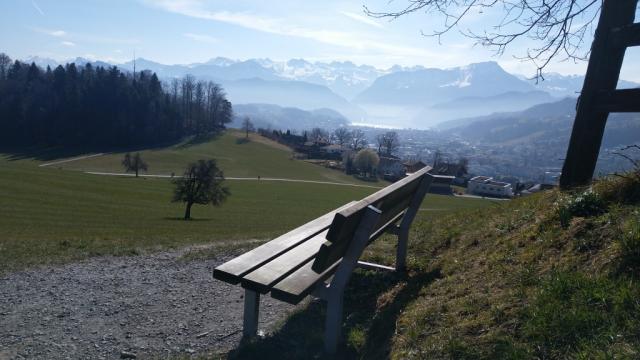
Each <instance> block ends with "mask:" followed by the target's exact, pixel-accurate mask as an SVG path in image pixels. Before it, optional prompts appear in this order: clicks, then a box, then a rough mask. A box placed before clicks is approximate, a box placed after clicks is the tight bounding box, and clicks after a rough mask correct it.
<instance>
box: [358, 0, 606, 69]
mask: <svg viewBox="0 0 640 360" xmlns="http://www.w3.org/2000/svg"><path fill="white" fill-rule="evenodd" d="M402 3H403V5H402V6H401V7H400V8H399V9H398V10H396V11H375V10H370V9H369V8H367V7H366V6H365V8H364V11H365V13H366V14H367V15H369V16H372V17H375V18H389V19H396V18H399V17H401V16H404V15H407V14H410V13H414V12H423V13H426V14H427V15H429V16H433V17H435V18H436V21H438V22H440V23H441V26H440V27H438V28H436V29H433V30H430V31H428V32H425V31H422V34H423V35H425V36H435V37H437V38H438V40H440V38H441V36H443V35H445V34H446V33H449V32H451V31H457V32H459V33H461V34H463V35H464V36H467V37H469V38H471V39H473V40H475V41H476V43H477V44H480V45H483V46H488V47H490V48H493V49H494V50H495V51H496V53H497V54H499V55H500V54H503V53H504V52H505V50H506V49H507V47H508V46H509V45H511V44H512V43H514V41H516V40H517V39H519V38H527V39H529V40H530V41H533V42H534V45H533V46H532V47H530V48H529V49H527V52H526V54H524V55H521V56H519V58H520V59H523V60H529V61H532V62H533V63H534V64H535V66H536V68H537V73H536V76H537V77H538V76H542V70H543V69H544V68H545V67H546V66H547V65H548V64H549V62H550V61H551V59H553V58H554V57H557V56H558V57H560V58H561V60H574V61H575V60H585V59H587V58H588V56H589V52H590V49H589V46H586V47H585V46H584V45H585V43H584V40H585V38H589V36H587V35H591V34H592V33H593V32H594V30H595V23H594V22H595V20H596V19H597V18H598V14H599V13H600V8H601V6H602V0H404V1H402ZM497 13H499V14H497ZM496 15H500V16H497V17H496ZM477 16H483V17H487V18H490V19H494V18H495V19H498V20H497V21H494V25H493V26H492V27H491V28H490V30H487V29H481V30H479V31H476V30H473V29H471V28H467V27H465V26H464V24H465V20H468V18H470V17H474V18H477ZM586 45H589V44H586Z"/></svg>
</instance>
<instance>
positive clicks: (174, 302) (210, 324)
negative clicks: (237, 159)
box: [0, 250, 292, 359]
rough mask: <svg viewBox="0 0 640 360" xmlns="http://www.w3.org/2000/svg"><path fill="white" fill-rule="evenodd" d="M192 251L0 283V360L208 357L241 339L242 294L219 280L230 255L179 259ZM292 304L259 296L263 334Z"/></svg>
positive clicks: (100, 261) (95, 262)
mask: <svg viewBox="0 0 640 360" xmlns="http://www.w3.org/2000/svg"><path fill="white" fill-rule="evenodd" d="M185 251H186V250H180V251H172V252H163V253H156V254H151V255H139V256H131V257H100V258H93V259H89V260H87V261H83V262H78V263H73V264H67V265H63V266H50V267H40V268H35V269H30V270H26V271H20V272H14V273H10V274H6V275H0V359H21V358H29V359H117V358H120V356H121V355H123V354H122V352H123V351H124V352H127V353H132V354H136V355H137V358H138V359H140V358H150V357H153V358H157V357H165V356H167V355H175V356H178V355H180V356H185V355H186V356H188V355H190V354H193V355H198V354H200V355H202V354H206V353H209V352H218V351H224V350H229V349H231V348H233V347H234V346H236V345H237V344H238V342H239V340H240V337H241V329H242V308H243V298H242V296H243V292H242V290H241V288H240V287H239V286H232V285H229V284H226V283H223V282H221V281H217V280H214V279H213V278H212V276H211V272H212V270H213V268H214V267H215V266H217V265H219V264H221V263H223V262H224V261H226V260H228V259H230V258H231V256H228V255H227V256H220V257H219V258H217V259H211V260H191V261H184V260H178V258H179V257H180V255H182V254H183V253H184V252H185ZM291 308H292V307H291V306H290V305H287V304H285V303H282V302H279V301H275V300H273V299H271V298H270V297H268V296H264V297H262V301H261V307H260V310H261V313H260V326H261V328H270V327H271V326H272V325H273V324H274V323H275V322H276V321H277V320H280V319H282V318H283V317H284V316H285V314H286V312H287V310H289V309H291Z"/></svg>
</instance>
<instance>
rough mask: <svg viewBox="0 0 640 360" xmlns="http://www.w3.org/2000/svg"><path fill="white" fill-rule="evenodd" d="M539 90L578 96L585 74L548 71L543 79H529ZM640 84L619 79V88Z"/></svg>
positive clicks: (560, 94) (559, 95)
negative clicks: (563, 73)
mask: <svg viewBox="0 0 640 360" xmlns="http://www.w3.org/2000/svg"><path fill="white" fill-rule="evenodd" d="M527 81H528V82H529V83H530V84H532V85H533V86H534V87H535V88H536V89H537V90H542V91H546V92H548V93H549V94H551V95H552V96H555V97H565V96H571V97H577V96H578V95H580V91H582V84H583V83H584V76H583V75H561V74H558V73H547V74H544V77H543V78H541V79H527ZM639 86H640V84H638V83H634V82H631V81H626V80H620V81H618V88H619V89H628V88H634V87H639Z"/></svg>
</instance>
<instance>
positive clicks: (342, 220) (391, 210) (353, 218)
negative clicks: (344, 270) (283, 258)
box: [312, 166, 433, 272]
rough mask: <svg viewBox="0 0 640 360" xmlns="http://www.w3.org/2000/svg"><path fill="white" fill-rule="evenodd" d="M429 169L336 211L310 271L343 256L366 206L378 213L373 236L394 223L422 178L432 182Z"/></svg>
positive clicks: (328, 264) (327, 265) (321, 267)
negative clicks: (375, 209) (373, 208)
mask: <svg viewBox="0 0 640 360" xmlns="http://www.w3.org/2000/svg"><path fill="white" fill-rule="evenodd" d="M429 170H431V167H428V166H427V167H424V168H422V169H420V170H419V171H417V172H415V173H413V174H412V175H409V176H407V177H405V178H403V179H402V180H399V181H397V182H395V183H393V184H391V185H389V186H387V187H385V188H384V189H382V190H380V191H378V192H376V193H374V194H371V195H369V196H367V197H366V198H364V199H362V200H360V201H358V202H356V203H355V204H353V205H351V206H349V207H347V208H345V209H342V210H341V211H340V212H338V213H337V214H336V215H335V217H334V218H333V222H332V223H331V226H330V227H329V231H328V233H327V236H326V239H327V241H326V242H325V243H324V244H323V245H322V246H321V248H320V250H319V252H318V255H317V256H316V259H315V261H314V263H313V267H312V269H313V270H314V271H317V272H321V271H324V270H325V269H327V268H328V267H330V266H331V265H333V264H334V263H335V262H336V261H338V260H339V259H341V258H342V257H343V256H344V254H345V252H346V251H347V249H348V247H349V243H350V242H351V240H352V239H353V237H354V234H355V232H356V230H357V228H358V225H359V224H360V220H362V217H363V216H364V213H365V211H366V209H367V207H368V206H374V207H375V208H377V209H378V210H380V211H381V214H380V217H379V220H378V222H377V224H376V225H375V227H374V231H373V233H376V232H377V231H378V230H380V229H383V228H385V227H387V226H388V225H389V222H395V221H397V220H398V219H399V217H401V214H402V213H403V212H404V211H405V210H406V209H407V208H408V207H409V204H410V203H411V200H412V199H413V198H414V195H415V193H416V192H417V191H418V189H419V187H420V184H421V183H422V181H423V179H425V177H428V179H427V180H432V179H433V176H432V175H431V174H429V173H428V171H429Z"/></svg>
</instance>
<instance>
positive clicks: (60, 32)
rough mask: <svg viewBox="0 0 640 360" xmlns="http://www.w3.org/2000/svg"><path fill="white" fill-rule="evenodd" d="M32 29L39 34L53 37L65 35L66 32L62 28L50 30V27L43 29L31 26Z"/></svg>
mask: <svg viewBox="0 0 640 360" xmlns="http://www.w3.org/2000/svg"><path fill="white" fill-rule="evenodd" d="M33 30H34V31H37V32H39V33H41V34H45V35H49V36H55V37H63V36H66V35H67V32H66V31H64V30H52V29H43V28H33Z"/></svg>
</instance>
